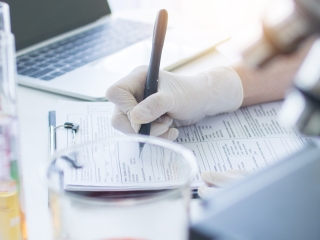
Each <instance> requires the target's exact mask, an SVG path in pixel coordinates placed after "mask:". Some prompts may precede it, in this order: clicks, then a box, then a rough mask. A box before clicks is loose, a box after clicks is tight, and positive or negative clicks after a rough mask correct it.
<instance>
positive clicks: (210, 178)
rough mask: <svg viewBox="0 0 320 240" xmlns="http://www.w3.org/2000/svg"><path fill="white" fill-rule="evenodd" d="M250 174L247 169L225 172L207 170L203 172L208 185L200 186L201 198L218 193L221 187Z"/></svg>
mask: <svg viewBox="0 0 320 240" xmlns="http://www.w3.org/2000/svg"><path fill="white" fill-rule="evenodd" d="M248 175H249V172H248V171H245V170H227V171H225V172H215V171H206V172H202V173H201V178H202V180H203V181H204V182H205V183H206V184H207V186H201V187H199V188H198V194H199V196H200V197H201V198H206V197H209V196H211V195H212V194H214V193H217V192H218V191H219V190H220V189H221V188H223V187H226V186H228V185H229V184H231V183H233V182H235V181H237V180H240V179H242V178H244V177H246V176H248Z"/></svg>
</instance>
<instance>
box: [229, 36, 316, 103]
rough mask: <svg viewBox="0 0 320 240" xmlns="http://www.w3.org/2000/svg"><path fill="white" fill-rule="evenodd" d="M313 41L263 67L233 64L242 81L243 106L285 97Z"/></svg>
mask: <svg viewBox="0 0 320 240" xmlns="http://www.w3.org/2000/svg"><path fill="white" fill-rule="evenodd" d="M312 42H313V40H312V39H311V40H310V41H309V42H308V43H307V44H305V45H304V46H303V47H302V48H301V49H300V50H298V51H297V52H295V53H293V54H290V55H286V56H279V57H277V58H276V59H274V60H272V61H271V62H270V63H269V64H268V65H266V66H264V67H263V68H261V69H251V68H249V67H248V66H246V65H245V64H244V63H243V62H242V63H240V64H238V65H236V66H233V68H234V69H235V70H236V72H237V73H238V75H239V77H240V78H241V81H242V86H243V93H244V96H243V102H242V105H241V106H248V105H254V104H259V103H263V102H270V101H276V100H280V99H283V98H284V96H285V94H286V92H287V90H288V89H289V87H290V86H291V85H292V81H293V78H294V76H295V74H296V72H297V70H298V68H299V66H300V65H301V63H302V62H303V59H304V58H305V56H306V55H307V53H308V51H309V49H310V47H311V43H312Z"/></svg>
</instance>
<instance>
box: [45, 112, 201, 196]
mask: <svg viewBox="0 0 320 240" xmlns="http://www.w3.org/2000/svg"><path fill="white" fill-rule="evenodd" d="M48 123H49V155H50V156H52V155H53V154H54V153H55V151H56V146H57V144H56V129H57V123H56V111H49V112H48ZM61 126H62V125H61ZM78 128H79V125H78ZM192 198H193V199H197V198H200V197H199V195H198V192H197V190H196V189H194V190H192Z"/></svg>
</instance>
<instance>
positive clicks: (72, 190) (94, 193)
mask: <svg viewBox="0 0 320 240" xmlns="http://www.w3.org/2000/svg"><path fill="white" fill-rule="evenodd" d="M139 146H143V150H142V152H141V155H140V154H139V151H140V148H139ZM51 160H52V161H51V164H50V165H49V167H47V168H46V170H45V171H43V174H42V175H43V177H44V178H45V179H47V180H46V181H47V183H48V186H49V191H50V199H49V203H50V209H51V213H52V223H53V232H54V239H76V240H82V239H83V240H91V239H92V240H93V239H101V240H102V239H109V240H123V239H130V240H163V239H166V240H185V239H187V237H188V222H189V219H188V206H189V201H190V197H191V190H190V182H191V181H192V179H193V178H194V176H195V174H196V170H197V165H196V160H195V157H194V155H193V154H192V152H191V151H190V150H188V149H186V148H184V147H181V146H180V145H178V144H175V143H172V142H168V141H165V140H161V139H155V138H148V137H144V136H141V137H140V136H139V137H138V136H125V137H118V138H108V139H105V140H100V141H96V142H90V143H85V144H82V145H78V146H74V147H72V148H69V149H66V150H64V151H62V152H60V153H57V154H56V155H54V156H53V158H52V159H51ZM93 165H95V166H101V167H98V168H96V167H95V168H93V167H92V166H93ZM93 169H99V170H98V171H94V170H93ZM115 172H119V173H120V174H119V175H118V174H117V173H115Z"/></svg>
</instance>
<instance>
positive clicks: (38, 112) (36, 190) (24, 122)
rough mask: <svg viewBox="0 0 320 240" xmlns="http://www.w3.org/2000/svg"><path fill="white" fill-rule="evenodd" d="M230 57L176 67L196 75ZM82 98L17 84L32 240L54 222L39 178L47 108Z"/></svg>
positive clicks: (47, 234)
mask: <svg viewBox="0 0 320 240" xmlns="http://www.w3.org/2000/svg"><path fill="white" fill-rule="evenodd" d="M228 63H229V61H228V59H227V58H225V57H224V56H222V55H221V54H218V53H217V52H216V51H212V52H210V53H208V54H206V55H204V56H202V57H200V58H197V59H195V60H193V61H192V62H189V63H188V64H185V65H183V66H181V67H180V68H178V69H176V70H174V71H173V72H176V73H182V74H196V73H198V72H201V71H203V70H206V69H209V68H211V67H213V66H217V65H226V64H228ZM60 99H61V100H70V101H80V100H78V99H74V98H68V97H65V96H61V95H57V94H52V93H48V92H43V91H40V90H35V89H31V88H26V87H22V86H19V87H18V100H19V120H20V145H21V146H20V149H21V160H22V172H23V178H24V190H25V204H26V219H27V227H28V235H29V238H28V239H29V240H50V239H52V237H51V223H50V218H49V210H48V203H47V195H48V192H47V188H46V187H45V184H44V183H42V182H41V181H40V178H39V175H38V169H39V165H40V164H41V163H43V162H44V161H46V160H47V159H48V111H50V110H54V109H55V105H56V103H57V101H58V100H60ZM198 203H199V200H193V202H192V204H191V218H194V216H195V215H196V214H197V206H198Z"/></svg>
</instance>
